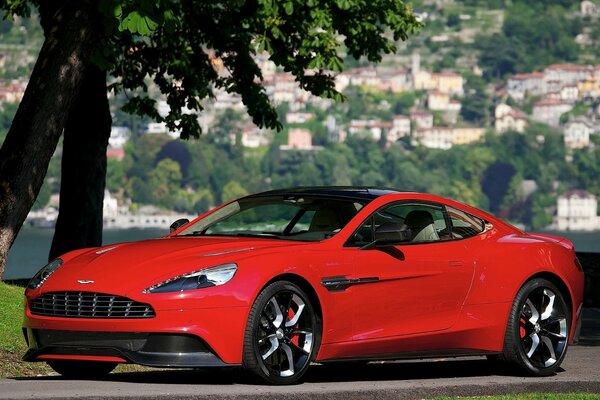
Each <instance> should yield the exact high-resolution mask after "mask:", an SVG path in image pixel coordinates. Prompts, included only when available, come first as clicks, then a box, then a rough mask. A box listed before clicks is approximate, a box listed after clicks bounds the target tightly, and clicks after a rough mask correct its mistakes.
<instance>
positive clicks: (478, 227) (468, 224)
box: [446, 207, 485, 239]
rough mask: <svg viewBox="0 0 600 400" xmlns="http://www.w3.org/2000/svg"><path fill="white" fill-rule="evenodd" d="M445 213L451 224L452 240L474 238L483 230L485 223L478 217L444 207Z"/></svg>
mask: <svg viewBox="0 0 600 400" xmlns="http://www.w3.org/2000/svg"><path fill="white" fill-rule="evenodd" d="M446 211H447V212H448V216H449V217H450V221H451V222H452V238H453V239H464V238H468V237H472V236H476V235H478V234H480V233H482V232H483V231H484V230H485V221H484V220H482V219H481V218H479V217H476V216H474V215H472V214H469V213H466V212H464V211H461V210H458V209H456V208H453V207H446Z"/></svg>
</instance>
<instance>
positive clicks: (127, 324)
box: [23, 307, 249, 367]
mask: <svg viewBox="0 0 600 400" xmlns="http://www.w3.org/2000/svg"><path fill="white" fill-rule="evenodd" d="M248 312H249V310H248V308H247V307H223V308H205V309H178V310H164V309H163V310H161V309H157V310H156V316H155V317H153V318H143V319H127V318H125V319H111V318H97V319H94V318H65V317H47V316H39V315H33V314H31V311H30V309H29V307H26V313H25V319H24V323H23V330H24V333H25V334H26V340H27V341H28V345H29V350H28V351H27V353H26V354H25V356H24V357H23V359H24V360H26V361H44V360H47V359H59V358H64V359H88V360H101V359H102V357H104V359H106V360H109V359H110V360H113V361H119V362H129V363H136V364H142V365H148V366H157V367H158V366H160V367H206V366H222V365H239V364H241V362H242V350H243V341H244V331H245V327H246V320H247V318H248ZM63 356H64V357H63ZM82 357H84V358H82ZM121 360H122V361H121Z"/></svg>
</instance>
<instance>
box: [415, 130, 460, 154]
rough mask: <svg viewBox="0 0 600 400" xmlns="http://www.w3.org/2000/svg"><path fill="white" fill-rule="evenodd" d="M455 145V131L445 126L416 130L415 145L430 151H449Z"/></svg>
mask: <svg viewBox="0 0 600 400" xmlns="http://www.w3.org/2000/svg"><path fill="white" fill-rule="evenodd" d="M453 143H454V131H453V130H452V128H448V127H445V126H434V127H432V128H425V129H424V128H422V129H416V130H415V131H414V132H413V144H415V145H417V144H420V145H421V146H425V147H429V148H430V149H442V150H448V149H449V148H451V147H452V145H453Z"/></svg>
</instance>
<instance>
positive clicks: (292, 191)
mask: <svg viewBox="0 0 600 400" xmlns="http://www.w3.org/2000/svg"><path fill="white" fill-rule="evenodd" d="M400 192H401V191H400V190H397V189H392V188H385V187H371V186H314V187H295V188H287V189H276V190H270V191H268V192H262V193H257V194H255V195H252V196H251V197H263V196H286V195H289V196H294V195H313V196H314V195H316V196H327V197H347V198H351V199H361V200H369V201H370V200H373V199H375V198H377V197H379V196H383V195H386V194H390V193H400Z"/></svg>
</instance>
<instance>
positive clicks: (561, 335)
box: [499, 279, 571, 376]
mask: <svg viewBox="0 0 600 400" xmlns="http://www.w3.org/2000/svg"><path fill="white" fill-rule="evenodd" d="M570 324H571V320H570V312H569V308H568V306H567V304H566V302H565V300H564V298H563V296H562V294H561V293H560V291H559V290H558V288H557V287H556V286H555V285H553V284H552V283H551V282H549V281H547V280H545V279H533V280H531V281H529V282H527V283H526V284H525V285H524V286H523V287H522V288H521V290H519V292H518V293H517V297H516V298H515V301H514V304H513V306H512V309H511V313H510V316H509V319H508V326H507V328H506V334H505V339H504V351H503V353H502V354H501V355H500V357H499V358H500V360H502V361H508V362H511V363H512V364H514V365H516V366H518V367H519V368H520V369H521V370H522V371H523V372H525V373H527V374H529V375H534V376H546V375H550V374H553V373H554V372H555V371H556V370H557V369H558V367H559V366H560V364H561V362H562V360H563V359H564V357H565V354H566V352H567V342H568V338H569V328H570V326H571V325H570Z"/></svg>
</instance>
